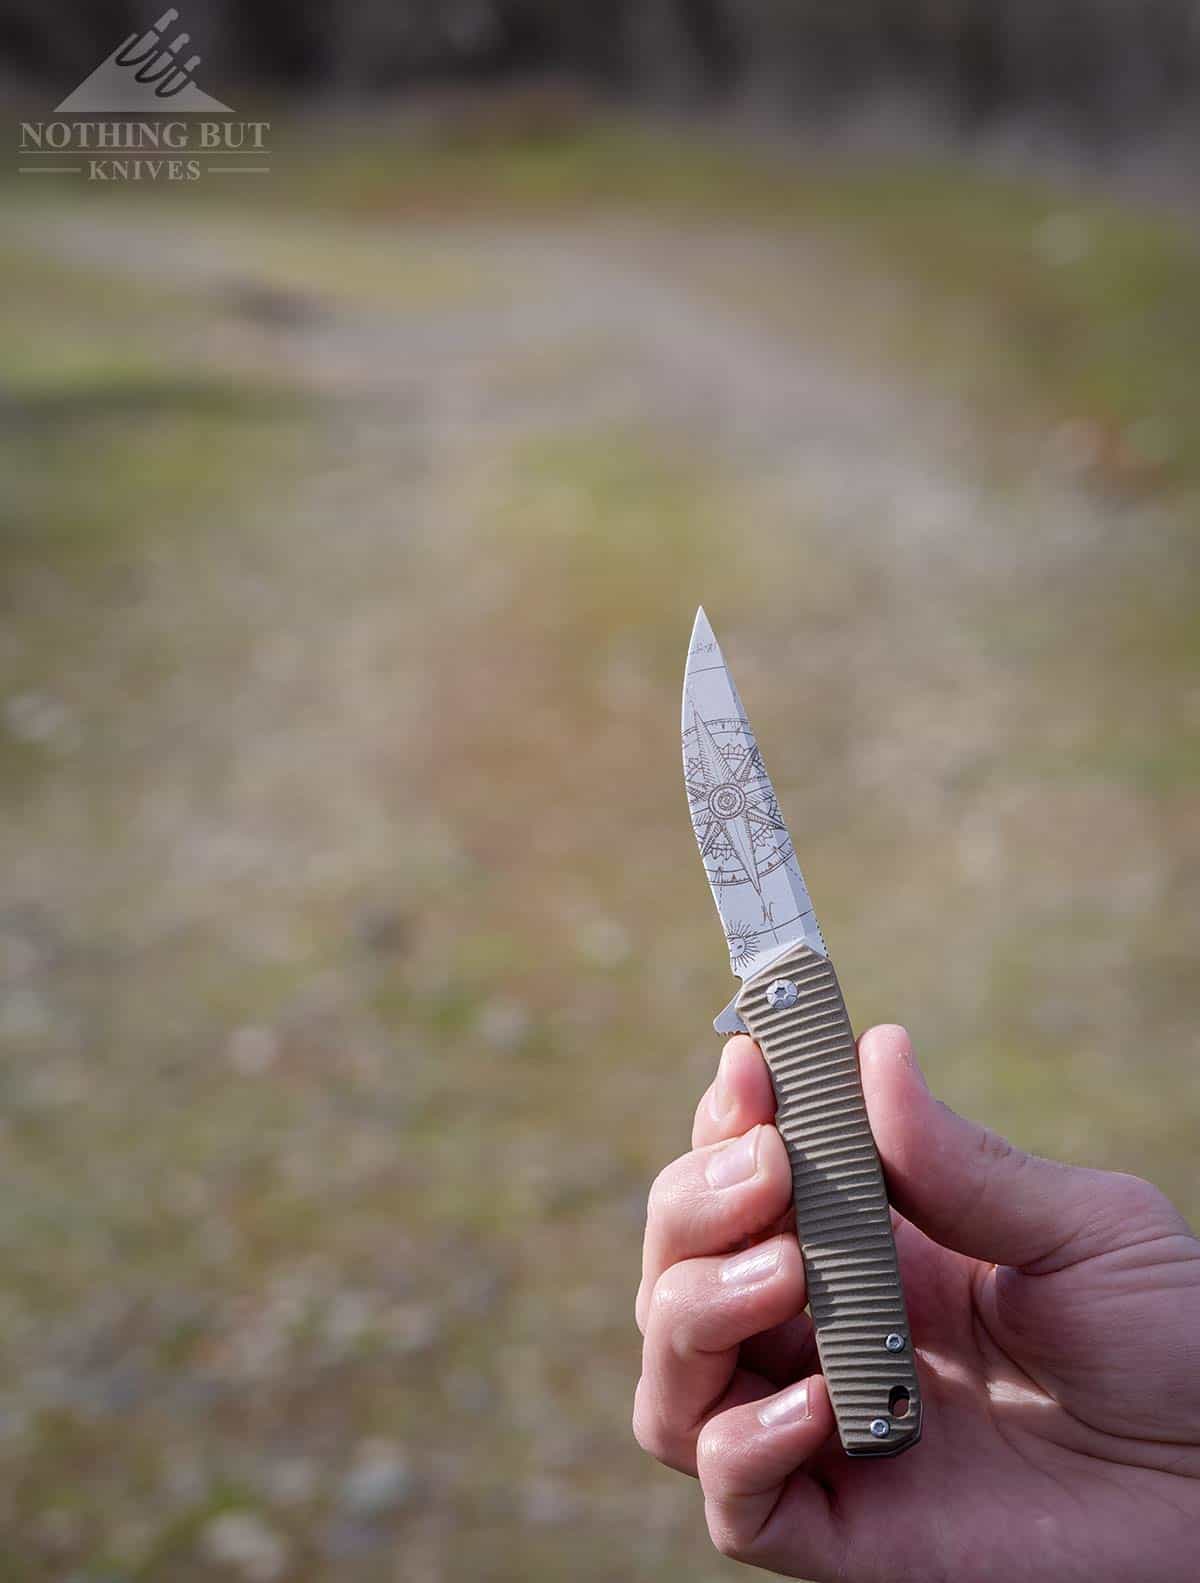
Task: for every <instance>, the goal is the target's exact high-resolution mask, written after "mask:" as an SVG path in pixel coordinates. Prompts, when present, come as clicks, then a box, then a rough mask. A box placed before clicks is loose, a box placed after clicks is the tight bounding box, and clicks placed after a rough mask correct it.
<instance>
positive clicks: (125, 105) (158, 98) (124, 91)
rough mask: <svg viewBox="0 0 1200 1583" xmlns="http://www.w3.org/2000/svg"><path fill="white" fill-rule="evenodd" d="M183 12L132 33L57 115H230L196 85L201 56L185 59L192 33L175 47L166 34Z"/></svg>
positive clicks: (164, 16) (178, 37) (175, 40)
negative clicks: (124, 112) (168, 112)
mask: <svg viewBox="0 0 1200 1583" xmlns="http://www.w3.org/2000/svg"><path fill="white" fill-rule="evenodd" d="M178 16H179V12H178V11H176V10H175V9H174V8H172V9H171V10H169V11H164V12H163V14H162V16H160V17H159V19H158V21H157V22H156V23H155V24H154V26H153V27H152V28H147V30H146V31H145V32H144V33H142V34H140V35H139V34H137V33H131V34H130V35H129V37H128V38H127V39H126V40H125V42H124V43H123V44H121V45H119V46H118V48H116V49H115V50H113V52H112V54H111V55H110V56H109V57H108V58H107V60H103V61H101V62H100V64H99V66H97V67H96V69H95V71H94V72H92V73H91V75H90V76H88V77H85V78H84V80H83V81H82V82H81V83H80V84H79V87H78V88H76V89H75V91H74V93H70V94H68V95H67V97H66V98H65V99H64V100H63V102H62V103H61V104H60V105H59V106H58V107H57V110H56V112H55V113H56V114H62V113H65V112H78V113H81V114H84V115H93V114H96V113H103V112H105V111H109V110H140V111H143V112H144V111H158V112H161V111H164V110H171V111H179V110H208V111H210V112H211V111H214V110H215V111H224V112H226V113H230V111H229V106H228V105H227V104H222V103H221V101H220V100H219V99H214V98H213V97H212V95H211V94H207V93H204V92H203V90H202V89H200V88H197V87H196V84H195V83H194V82H193V81H192V73H193V72H194V71H195V70H196V67H197V66H198V65H199V64H200V56H199V55H189V56H188V57H187V58H186V59H184V60H181V59H180V55H181V54H182V52H183V48H184V46H185V45H186V44H187V42H188V39H189V35H188V34H187V33H179V34H177V35H176V37H175V38H173V39H172V40H171V42H170V43H167V42H166V31H167V29H168V28H169V27H170V26H171V24H172V23H173V22H174V21H175V20H176V19H177V17H178Z"/></svg>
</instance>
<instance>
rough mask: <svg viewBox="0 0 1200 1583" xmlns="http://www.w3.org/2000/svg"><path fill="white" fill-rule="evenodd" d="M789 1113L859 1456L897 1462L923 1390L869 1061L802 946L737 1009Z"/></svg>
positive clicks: (817, 1301) (754, 984) (916, 1420)
mask: <svg viewBox="0 0 1200 1583" xmlns="http://www.w3.org/2000/svg"><path fill="white" fill-rule="evenodd" d="M737 1009H738V1012H739V1014H740V1015H741V1018H742V1020H743V1022H744V1023H745V1024H746V1026H747V1027H748V1028H749V1030H750V1032H751V1033H752V1034H753V1036H754V1038H755V1039H756V1040H757V1042H758V1045H759V1048H760V1049H761V1050H762V1053H763V1056H764V1057H765V1059H766V1063H767V1066H768V1068H769V1069H770V1072H771V1081H772V1083H773V1084H774V1086H775V1097H776V1100H777V1101H778V1110H777V1113H776V1118H775V1120H776V1125H777V1126H778V1128H779V1131H780V1133H781V1134H782V1136H783V1141H784V1143H785V1144H786V1145H787V1152H788V1158H789V1160H790V1161H791V1166H792V1183H793V1189H794V1195H795V1202H796V1230H797V1235H798V1237H799V1239H800V1248H801V1251H802V1252H803V1254H804V1264H805V1269H806V1270H807V1272H808V1297H809V1308H810V1309H811V1311H812V1318H813V1328H814V1330H815V1332H816V1338H817V1350H818V1352H819V1354H820V1358H821V1367H822V1369H823V1371H824V1374H825V1380H826V1383H827V1385H828V1387H829V1396H830V1400H831V1401H832V1403H833V1411H834V1416H835V1417H836V1419H837V1426H838V1434H839V1435H840V1436H841V1441H842V1446H843V1448H844V1449H845V1451H846V1453H847V1455H849V1456H852V1457H886V1456H894V1455H895V1454H896V1453H897V1452H900V1451H904V1450H906V1449H907V1448H908V1447H909V1446H912V1445H915V1444H916V1443H917V1441H918V1440H919V1439H920V1436H921V1390H920V1384H919V1382H918V1380H917V1371H916V1367H915V1365H914V1362H913V1348H912V1337H911V1335H910V1333H909V1329H908V1315H907V1313H906V1311H905V1307H904V1292H903V1289H902V1287H901V1285H900V1271H899V1267H898V1265H897V1262H896V1244H895V1241H894V1240H893V1237H892V1222H891V1215H890V1212H889V1209H888V1199H887V1190H886V1188H885V1186H884V1181H883V1172H882V1170H881V1169H880V1165H879V1156H878V1154H877V1153H876V1152H875V1140H874V1138H873V1137H872V1136H871V1128H870V1124H869V1122H868V1120H867V1107H866V1102H865V1101H864V1099H863V1092H862V1082H861V1080H860V1078H859V1072H858V1052H857V1050H856V1049H855V1043H854V1035H853V1033H852V1032H851V1030H850V1019H849V1018H848V1017H847V1015H846V1004H845V1002H844V1001H843V999H842V991H841V988H840V986H839V984H838V981H837V974H836V973H835V972H834V970H833V964H832V963H831V962H829V961H828V960H827V959H826V958H825V957H823V956H821V955H820V953H819V952H817V951H814V950H813V949H812V948H811V946H807V945H798V946H796V947H794V948H793V949H791V950H789V951H788V952H786V953H785V954H784V955H783V956H782V957H777V958H776V959H775V961H773V962H771V963H770V964H769V965H768V966H767V967H766V968H764V969H763V970H762V971H761V972H759V973H757V974H755V975H754V977H753V978H749V979H747V980H746V983H745V985H744V986H743V988H742V991H741V993H740V994H739V995H738V997H737Z"/></svg>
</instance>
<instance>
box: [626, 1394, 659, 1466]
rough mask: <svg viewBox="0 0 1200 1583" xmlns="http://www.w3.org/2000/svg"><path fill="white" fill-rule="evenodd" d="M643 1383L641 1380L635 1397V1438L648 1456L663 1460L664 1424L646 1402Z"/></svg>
mask: <svg viewBox="0 0 1200 1583" xmlns="http://www.w3.org/2000/svg"><path fill="white" fill-rule="evenodd" d="M643 1383H644V1382H639V1384H638V1389H637V1392H636V1394H635V1395H634V1398H633V1438H634V1439H635V1440H636V1441H637V1443H638V1445H639V1446H641V1448H642V1450H643V1451H644V1452H646V1454H647V1455H648V1456H652V1457H655V1458H656V1459H657V1460H658V1461H660V1462H661V1461H662V1460H663V1451H664V1443H663V1437H662V1425H661V1422H660V1421H659V1417H658V1414H657V1413H655V1412H653V1411H652V1410H651V1408H650V1407H649V1405H648V1404H647V1402H646V1393H645V1391H644V1390H643V1388H642V1386H643Z"/></svg>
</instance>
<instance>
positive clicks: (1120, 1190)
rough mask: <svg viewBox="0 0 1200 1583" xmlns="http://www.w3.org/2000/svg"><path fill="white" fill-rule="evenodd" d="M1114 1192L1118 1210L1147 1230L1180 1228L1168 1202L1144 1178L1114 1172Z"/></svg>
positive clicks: (1179, 1219)
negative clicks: (1147, 1228)
mask: <svg viewBox="0 0 1200 1583" xmlns="http://www.w3.org/2000/svg"><path fill="white" fill-rule="evenodd" d="M1114 1188H1115V1195H1114V1196H1115V1198H1116V1202H1117V1205H1118V1208H1119V1209H1120V1211H1121V1214H1122V1215H1123V1216H1124V1217H1125V1218H1126V1219H1128V1220H1132V1221H1134V1222H1135V1223H1136V1224H1139V1225H1144V1226H1146V1227H1150V1228H1158V1227H1162V1228H1163V1229H1166V1228H1168V1227H1169V1228H1171V1229H1174V1228H1175V1227H1176V1226H1177V1225H1179V1224H1181V1217H1180V1215H1179V1213H1178V1211H1177V1210H1176V1208H1175V1206H1174V1204H1172V1202H1171V1200H1170V1199H1169V1198H1168V1197H1167V1196H1166V1194H1165V1193H1163V1192H1161V1191H1160V1190H1159V1189H1158V1188H1157V1187H1155V1185H1154V1183H1153V1182H1148V1181H1147V1180H1146V1179H1145V1177H1143V1176H1131V1175H1128V1174H1127V1173H1125V1172H1115V1173H1114Z"/></svg>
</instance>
